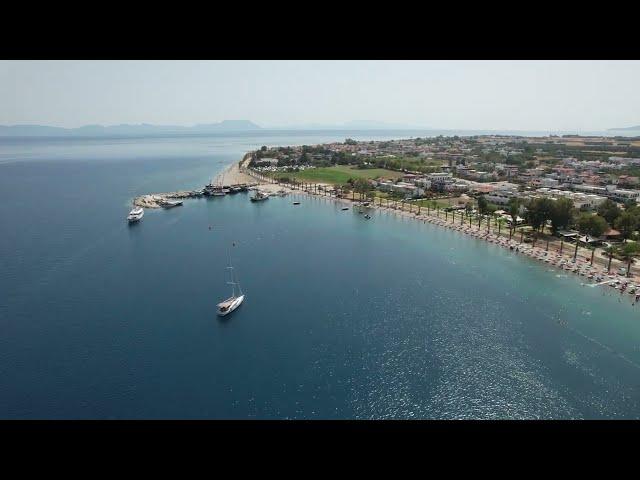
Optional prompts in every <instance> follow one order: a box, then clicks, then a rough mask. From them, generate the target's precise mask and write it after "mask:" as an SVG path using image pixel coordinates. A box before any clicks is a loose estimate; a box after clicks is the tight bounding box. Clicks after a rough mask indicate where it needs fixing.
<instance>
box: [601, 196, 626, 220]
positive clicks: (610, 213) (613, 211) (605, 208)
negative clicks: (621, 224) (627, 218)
mask: <svg viewBox="0 0 640 480" xmlns="http://www.w3.org/2000/svg"><path fill="white" fill-rule="evenodd" d="M620 213H621V211H620V208H619V207H618V204H617V203H616V202H614V201H613V200H610V199H608V198H607V199H606V200H605V201H604V202H602V203H601V204H600V206H599V207H598V215H600V216H601V217H603V218H604V219H605V220H606V221H607V223H608V224H609V225H613V224H614V222H615V220H616V218H618V216H619V215H620Z"/></svg>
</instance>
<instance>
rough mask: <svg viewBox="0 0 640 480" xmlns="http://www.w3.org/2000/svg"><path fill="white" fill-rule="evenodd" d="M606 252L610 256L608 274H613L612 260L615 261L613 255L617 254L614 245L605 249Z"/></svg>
mask: <svg viewBox="0 0 640 480" xmlns="http://www.w3.org/2000/svg"><path fill="white" fill-rule="evenodd" d="M604 252H605V253H606V254H607V255H608V256H609V263H608V264H607V273H611V260H612V259H613V254H614V253H615V252H616V247H614V246H613V245H609V246H608V247H606V248H605V249H604Z"/></svg>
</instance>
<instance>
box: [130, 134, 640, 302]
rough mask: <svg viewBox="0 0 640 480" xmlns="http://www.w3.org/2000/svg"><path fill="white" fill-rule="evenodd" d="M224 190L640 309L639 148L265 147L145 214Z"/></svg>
mask: <svg viewBox="0 0 640 480" xmlns="http://www.w3.org/2000/svg"><path fill="white" fill-rule="evenodd" d="M216 190H217V191H219V193H218V194H220V195H223V194H225V192H227V193H236V192H240V191H249V190H255V191H256V194H257V196H256V195H254V197H252V201H256V200H263V199H266V198H268V197H269V196H273V195H285V194H287V193H302V194H307V195H318V196H323V197H331V198H333V199H335V200H337V201H340V202H344V204H345V205H351V206H352V207H353V209H354V210H356V209H357V211H358V213H361V214H363V218H366V219H371V218H372V217H371V216H370V215H369V213H368V212H369V210H370V209H380V210H382V211H385V212H392V213H393V214H398V215H403V216H408V217H412V218H415V219H417V220H421V221H423V222H424V223H427V222H429V223H434V224H438V225H441V226H443V227H445V228H450V229H455V230H457V231H460V232H462V233H466V234H470V235H472V236H474V237H476V238H481V239H483V240H486V241H489V242H491V243H495V244H497V245H500V246H502V247H505V248H508V249H510V250H512V251H514V253H517V254H519V253H522V254H524V255H527V256H529V257H532V258H535V259H537V260H540V261H542V262H545V263H547V264H550V265H551V266H553V267H557V268H560V269H562V270H566V271H570V272H573V273H576V274H579V275H581V276H584V277H586V278H587V279H588V280H589V282H590V284H592V285H608V286H611V287H614V288H616V289H617V290H618V291H619V292H621V293H629V294H632V296H631V297H630V298H632V299H633V302H634V305H635V303H636V302H637V301H638V300H640V275H636V270H638V272H637V273H639V274H640V269H633V265H634V263H635V261H636V258H638V257H640V234H639V233H638V230H639V229H640V207H639V206H638V200H639V199H640V138H633V137H581V136H566V135H565V136H561V137H560V136H553V135H550V136H548V137H516V136H500V135H486V136H474V137H458V136H453V137H443V136H440V137H430V138H410V139H404V140H386V141H356V140H352V139H346V140H345V141H344V142H333V143H327V144H321V145H301V146H277V147H267V146H263V147H261V148H260V149H258V150H256V151H253V152H249V153H247V154H246V155H245V156H244V158H243V159H242V160H241V161H240V162H238V163H237V164H233V165H231V166H230V167H229V168H228V169H227V170H225V171H224V172H223V173H222V174H221V175H220V176H219V177H218V178H217V179H216V180H215V181H214V180H212V181H211V182H210V183H209V184H208V185H207V186H205V188H203V189H198V190H194V191H183V192H171V193H167V194H155V195H143V196H140V197H137V198H136V199H135V200H134V205H135V206H136V207H140V208H160V207H165V208H167V207H166V205H167V203H168V202H171V201H172V200H171V199H183V198H190V197H200V196H203V195H205V196H206V195H209V194H212V195H216V193H215V191H216ZM212 192H214V193H212ZM173 201H174V202H175V200H173ZM296 204H299V202H296ZM348 209H349V207H347V206H345V207H343V210H348Z"/></svg>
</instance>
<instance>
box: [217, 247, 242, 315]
mask: <svg viewBox="0 0 640 480" xmlns="http://www.w3.org/2000/svg"><path fill="white" fill-rule="evenodd" d="M227 269H228V270H229V271H230V275H231V281H230V282H227V283H228V284H230V285H231V288H232V290H231V296H230V297H229V298H227V299H226V300H224V301H222V302H220V303H219V304H218V305H217V307H218V315H220V316H221V317H224V316H225V315H228V314H230V313H231V312H233V311H234V310H235V309H236V308H238V307H239V306H240V305H241V304H242V302H243V301H244V293H242V287H240V282H238V281H236V280H235V279H234V276H233V266H232V265H231V256H229V266H228V267H227ZM236 285H237V286H238V292H239V295H236Z"/></svg>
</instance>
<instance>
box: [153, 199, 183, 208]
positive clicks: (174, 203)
mask: <svg viewBox="0 0 640 480" xmlns="http://www.w3.org/2000/svg"><path fill="white" fill-rule="evenodd" d="M158 204H159V205H160V206H161V207H162V208H173V207H179V206H180V205H182V200H161V201H160V202H158Z"/></svg>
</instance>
